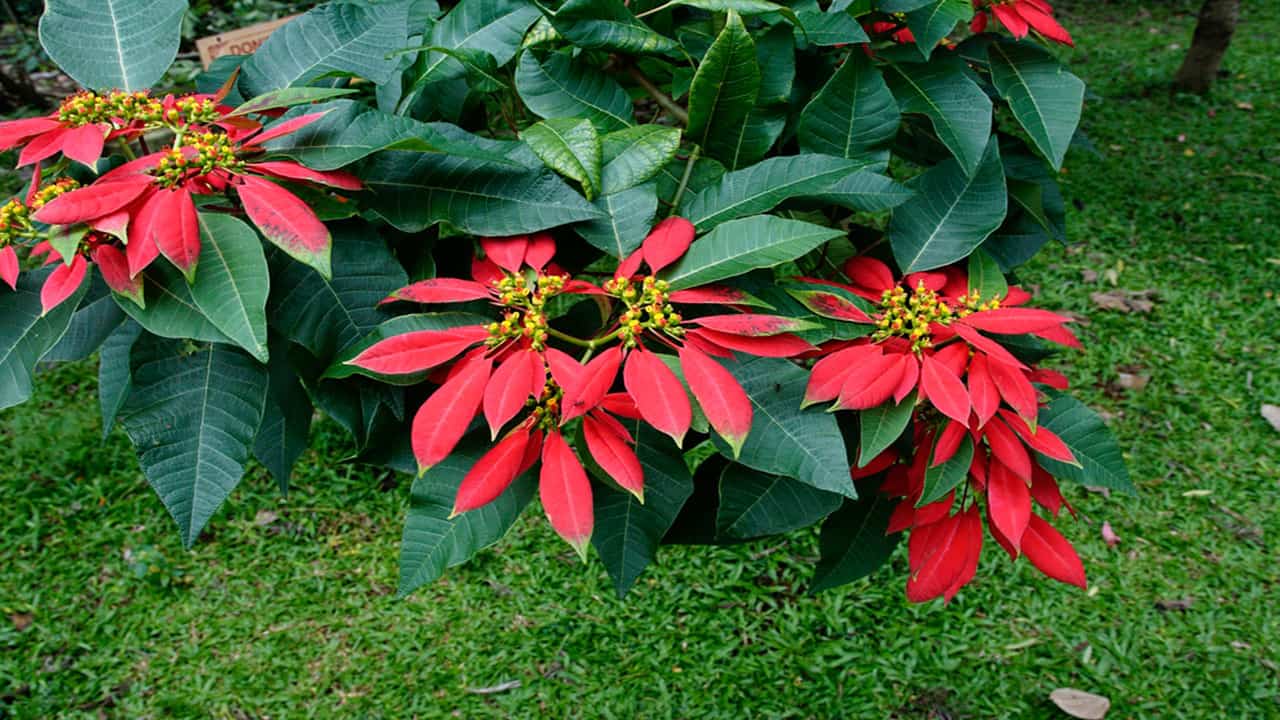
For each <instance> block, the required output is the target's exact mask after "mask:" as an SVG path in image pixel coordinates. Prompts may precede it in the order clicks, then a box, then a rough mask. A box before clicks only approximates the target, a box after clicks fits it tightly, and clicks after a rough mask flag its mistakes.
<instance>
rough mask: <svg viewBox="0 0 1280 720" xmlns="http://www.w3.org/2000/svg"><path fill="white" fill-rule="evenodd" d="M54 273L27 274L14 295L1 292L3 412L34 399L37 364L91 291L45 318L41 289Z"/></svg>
mask: <svg viewBox="0 0 1280 720" xmlns="http://www.w3.org/2000/svg"><path fill="white" fill-rule="evenodd" d="M52 272H53V270H52V269H50V268H44V269H41V270H37V271H35V272H31V273H23V274H22V275H21V276H19V278H18V287H17V289H16V290H14V291H13V292H9V291H8V289H7V288H6V289H5V290H2V291H0V318H4V322H0V410H3V409H5V408H11V407H13V406H15V405H19V404H21V403H24V402H26V401H27V400H28V399H29V398H30V397H31V390H32V387H33V381H34V377H35V369H36V363H37V362H39V361H40V358H42V357H44V355H45V353H47V352H49V350H50V349H52V348H53V347H54V346H55V345H57V344H58V341H59V340H60V339H62V336H63V334H64V333H66V332H67V328H68V327H69V326H70V325H71V317H72V316H73V315H75V312H76V307H77V306H78V305H79V304H80V300H81V298H83V297H84V294H85V293H86V292H87V291H88V289H89V283H88V282H87V281H86V282H82V283H81V284H80V289H78V290H76V292H75V293H74V294H72V296H71V297H69V298H67V299H66V300H65V301H64V302H63V303H62V304H61V305H59V306H58V307H56V308H54V309H53V310H51V311H50V312H49V314H48V315H42V314H41V305H40V288H41V287H43V286H44V282H45V280H46V279H47V278H48V277H49V275H50V273H52Z"/></svg>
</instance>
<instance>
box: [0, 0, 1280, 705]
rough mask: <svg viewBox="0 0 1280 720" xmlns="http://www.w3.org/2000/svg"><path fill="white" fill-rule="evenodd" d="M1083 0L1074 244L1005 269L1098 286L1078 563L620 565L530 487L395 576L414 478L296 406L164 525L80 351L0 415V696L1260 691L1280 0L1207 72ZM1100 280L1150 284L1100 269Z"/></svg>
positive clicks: (806, 545)
mask: <svg viewBox="0 0 1280 720" xmlns="http://www.w3.org/2000/svg"><path fill="white" fill-rule="evenodd" d="M1075 5H1076V6H1077V7H1079V8H1081V9H1080V10H1074V11H1073V10H1072V9H1070V8H1068V9H1066V11H1065V12H1066V15H1067V21H1068V23H1067V24H1068V26H1069V27H1071V28H1072V29H1073V31H1074V32H1075V34H1076V38H1077V40H1078V42H1079V45H1080V47H1081V50H1079V51H1077V52H1076V53H1075V55H1074V62H1075V70H1076V72H1078V73H1079V74H1081V75H1082V76H1083V77H1085V78H1086V80H1088V81H1089V82H1090V85H1091V88H1092V90H1093V92H1095V93H1096V94H1097V96H1098V97H1097V99H1096V101H1095V102H1092V103H1090V105H1089V108H1088V110H1087V112H1086V119H1085V123H1086V129H1087V131H1088V132H1089V134H1090V135H1091V137H1092V140H1093V142H1094V144H1095V145H1096V146H1097V149H1098V151H1099V153H1100V154H1099V155H1097V156H1090V155H1087V154H1084V153H1078V154H1075V155H1073V156H1072V157H1071V158H1069V161H1068V170H1067V174H1066V175H1065V176H1064V180H1065V190H1066V192H1067V194H1068V196H1069V198H1070V199H1071V200H1072V202H1073V203H1074V205H1075V208H1074V210H1072V212H1071V218H1070V225H1071V235H1072V238H1073V241H1074V244H1073V245H1072V246H1070V247H1068V248H1065V249H1064V248H1049V249H1047V250H1046V251H1045V252H1044V253H1043V254H1042V255H1041V257H1040V258H1039V259H1038V260H1037V261H1036V262H1035V263H1034V264H1033V265H1032V266H1031V267H1029V268H1027V269H1026V271H1025V273H1024V278H1025V279H1024V282H1025V283H1027V284H1031V285H1037V286H1039V289H1040V300H1039V302H1040V303H1041V304H1042V305H1043V306H1045V307H1050V308H1064V309H1067V310H1070V311H1072V312H1074V313H1076V314H1078V315H1080V316H1081V317H1087V318H1088V322H1087V324H1086V325H1084V326H1083V328H1082V335H1083V339H1084V341H1085V343H1086V346H1087V348H1088V349H1087V351H1086V352H1084V353H1072V354H1068V355H1067V356H1065V358H1064V359H1063V364H1062V366H1061V367H1062V369H1064V370H1065V371H1066V372H1067V373H1068V374H1069V375H1070V376H1071V377H1072V378H1073V380H1074V381H1075V384H1076V386H1077V388H1078V391H1079V393H1080V394H1081V395H1082V397H1083V398H1085V399H1086V400H1087V401H1089V402H1090V403H1091V404H1093V405H1094V406H1095V407H1098V408H1100V409H1102V410H1104V411H1106V412H1107V413H1108V414H1109V415H1110V416H1111V417H1112V418H1113V421H1112V423H1113V427H1114V428H1115V430H1116V432H1117V433H1118V435H1119V437H1120V441H1121V443H1122V445H1123V446H1124V447H1125V448H1126V449H1127V453H1126V454H1127V456H1128V458H1129V461H1130V463H1131V470H1132V472H1133V476H1134V480H1135V482H1136V483H1137V484H1138V486H1139V487H1140V489H1141V495H1140V496H1139V497H1138V498H1136V499H1126V498H1111V499H1108V498H1105V497H1103V496H1102V495H1098V494H1092V493H1088V492H1086V491H1084V490H1083V489H1081V488H1078V487H1070V488H1064V489H1065V490H1066V491H1067V492H1068V493H1069V494H1068V498H1069V500H1070V501H1071V502H1072V503H1074V504H1075V505H1076V506H1077V507H1078V508H1079V509H1080V510H1081V515H1082V517H1081V521H1080V522H1077V523H1074V524H1072V523H1065V524H1064V525H1062V527H1063V528H1064V532H1065V533H1066V534H1067V535H1068V536H1069V537H1070V538H1071V539H1072V540H1073V541H1074V542H1075V543H1076V547H1077V548H1078V549H1079V550H1080V552H1081V555H1082V556H1083V557H1084V560H1085V563H1086V566H1087V568H1088V571H1089V580H1090V589H1089V591H1088V592H1081V591H1078V590H1075V589H1073V588H1069V587H1066V586H1063V585H1059V584H1055V583H1051V582H1050V581H1047V580H1045V579H1044V578H1043V577H1042V576H1040V575H1039V574H1038V573H1036V572H1035V571H1034V570H1033V569H1032V568H1030V567H1029V566H1028V565H1027V564H1026V563H1025V562H1020V563H1017V564H1011V563H1009V562H1008V561H1007V559H1005V558H1004V557H1003V555H1002V554H1001V553H999V552H998V551H996V550H995V549H994V545H992V544H990V543H989V544H988V548H987V550H988V552H987V553H986V555H985V557H984V561H983V564H982V567H981V569H980V570H979V576H978V579H977V581H976V582H975V583H974V584H972V585H971V586H969V587H968V588H966V589H965V591H963V592H962V593H961V594H960V595H959V596H958V597H957V598H956V600H955V601H954V602H953V603H951V605H949V606H946V607H944V606H943V605H941V604H940V603H932V604H928V605H923V606H913V605H909V604H908V603H907V602H906V600H905V598H904V596H903V585H904V583H905V578H906V567H905V565H906V563H905V557H904V556H902V555H901V554H900V556H899V557H896V558H895V559H894V561H893V562H892V563H891V565H890V567H888V568H886V569H885V570H882V571H881V572H880V573H879V574H877V575H876V576H875V577H873V578H871V579H870V580H869V581H861V582H858V583H856V584H854V585H851V586H848V587H845V588H841V589H839V590H836V591H832V592H829V593H826V594H823V595H820V596H817V597H810V596H808V595H806V594H805V587H806V585H807V582H808V579H809V576H810V574H811V572H812V568H811V564H812V560H813V559H814V558H813V556H814V555H816V551H817V550H816V548H817V542H816V534H815V533H812V532H807V533H802V534H799V535H797V536H795V537H793V538H791V539H790V540H789V542H787V543H785V544H781V545H780V544H779V543H778V541H773V542H762V543H755V544H748V545H743V546H738V547H733V548H684V547H676V548H670V549H668V550H666V551H665V552H664V553H663V554H662V556H661V557H660V560H659V565H657V566H655V567H653V568H651V569H650V571H649V572H648V574H647V575H646V576H645V578H644V579H642V580H641V583H640V585H639V586H638V587H637V588H636V590H635V591H634V592H633V593H632V594H631V595H630V596H629V597H628V598H627V599H626V600H625V601H620V600H618V599H616V598H615V597H614V595H613V592H612V590H611V585H610V583H609V582H608V580H607V578H606V576H605V573H604V570H603V568H602V567H600V566H599V565H598V564H593V565H590V566H585V567H584V566H583V565H582V564H580V563H579V562H577V561H576V560H575V559H574V557H573V553H572V551H571V550H570V549H569V548H568V547H567V546H566V545H564V544H563V543H561V542H560V541H558V540H557V539H556V538H555V537H554V536H553V535H552V533H551V531H550V530H549V529H548V527H547V526H546V523H545V520H544V519H543V518H542V517H541V515H540V513H538V512H527V513H526V514H525V517H524V519H523V520H522V521H521V522H520V523H519V525H518V526H517V528H516V530H515V531H514V532H513V533H512V535H511V537H509V538H508V539H507V540H506V541H504V542H503V543H502V544H500V545H499V546H498V548H497V549H496V550H495V551H492V552H488V553H485V554H484V555H482V556H481V557H480V558H478V559H477V560H476V561H475V562H472V563H471V564H469V565H466V566H464V567H461V568H456V569H454V570H453V571H451V572H450V573H449V574H448V575H447V576H446V578H445V579H443V580H441V581H440V582H437V583H435V584H433V585H431V586H428V587H426V588H424V589H422V590H421V591H419V592H418V593H417V594H415V595H413V596H411V597H410V598H408V599H407V600H397V599H396V598H395V596H394V593H393V587H394V584H395V581H396V556H397V552H398V543H399V537H400V524H401V519H402V514H403V511H404V507H405V505H406V503H407V500H408V482H407V479H405V478H396V477H392V476H387V475H382V474H379V473H374V472H370V471H369V470H367V469H365V468H361V467H358V466H353V465H348V464H341V463H340V462H338V460H337V458H340V457H343V456H344V454H345V452H346V450H347V448H346V446H345V444H344V440H343V438H342V437H341V436H340V434H339V433H338V432H336V431H335V430H334V428H333V426H332V425H328V424H326V425H322V426H321V427H320V428H319V429H318V430H317V433H318V440H319V442H318V446H317V448H316V449H315V450H314V451H313V452H312V453H310V454H308V455H307V456H305V457H304V459H303V462H302V463H301V465H300V468H299V473H298V476H297V477H296V478H295V482H296V489H295V490H294V491H293V493H292V494H291V495H290V497H289V498H288V499H280V498H278V497H277V496H276V494H275V491H274V484H273V482H272V481H271V480H270V479H269V478H268V477H267V476H266V474H265V472H264V471H262V470H261V469H260V468H255V469H254V470H253V471H252V472H251V474H250V476H249V477H248V478H247V479H246V480H245V482H244V483H243V485H242V486H241V488H240V489H239V490H237V491H236V493H235V494H234V495H233V496H232V498H231V500H230V501H229V503H228V507H227V508H225V509H224V510H223V511H222V512H221V513H220V514H219V515H218V516H217V517H216V518H215V519H214V521H213V522H212V524H211V526H210V527H211V531H210V532H209V534H208V536H207V537H206V538H205V539H204V541H202V542H201V543H200V544H199V545H197V546H196V548H195V549H194V550H193V551H191V552H186V551H183V550H182V548H181V545H180V544H179V540H178V535H177V533H176V532H175V531H174V526H173V524H172V521H171V520H170V519H169V518H168V516H167V515H166V514H165V512H164V510H163V508H162V507H161V505H160V503H159V501H158V500H157V499H156V498H155V496H154V495H153V494H152V492H151V490H150V489H149V488H148V487H147V485H146V482H145V481H144V480H143V479H142V477H141V475H140V474H139V472H138V471H137V469H136V468H137V465H136V462H135V460H134V457H133V453H132V449H131V447H130V446H129V443H128V441H127V439H125V437H124V436H123V434H122V433H120V432H115V433H113V434H112V435H111V436H110V437H108V438H107V439H106V441H105V442H104V441H102V440H101V439H100V436H101V429H100V421H99V419H98V414H97V404H96V399H95V393H94V388H93V384H94V380H93V367H92V366H90V365H87V364H82V365H71V366H65V367H60V368H57V369H54V370H52V371H50V372H47V373H46V374H45V375H44V376H43V378H42V382H41V389H40V391H39V393H38V395H37V397H36V398H35V399H34V400H33V401H32V402H31V403H29V404H27V405H25V406H23V407H21V408H18V409H15V410H9V411H6V412H5V413H3V414H2V415H0V437H2V438H3V441H2V442H0V468H2V469H0V493H3V495H2V497H3V498H4V509H3V512H0V536H2V537H3V540H2V541H0V549H2V553H3V554H2V555H0V558H2V559H3V566H4V572H3V574H0V650H2V652H0V717H5V716H12V717H16V718H44V717H53V716H66V717H78V716H83V717H98V716H107V717H130V718H134V717H156V718H161V717H197V716H199V717H206V716H213V717H234V718H244V717H272V718H285V717H290V718H292V717H307V716H319V717H328V716H337V715H347V716H355V717H388V718H391V717H396V718H399V717H414V716H416V717H422V718H434V717H449V716H456V717H464V718H491V717H493V718H496V717H549V718H698V719H701V718H735V719H736V718H744V717H762V718H808V717H813V718H835V717H840V718H862V717H870V718H881V717H895V718H930V717H938V718H942V717H973V718H988V717H1014V718H1035V717H1046V718H1050V717H1060V715H1058V714H1057V711H1056V710H1055V709H1054V708H1053V707H1052V706H1051V705H1050V704H1049V702H1048V700H1047V697H1048V694H1049V692H1050V691H1051V690H1053V689H1054V688H1057V687H1062V686H1071V687H1077V688H1081V689H1085V690H1090V691H1093V692H1097V693H1101V694H1104V695H1107V696H1108V697H1110V698H1111V699H1112V701H1113V704H1114V709H1113V712H1112V714H1111V717H1113V718H1130V717H1134V718H1137V717H1148V718H1169V717H1180V718H1224V717H1230V718H1237V717H1239V718H1245V717H1248V718H1261V717H1280V650H1278V649H1277V648H1280V615H1278V613H1277V608H1278V607H1280V553H1277V550H1276V542H1277V541H1276V538H1278V537H1280V513H1277V512H1276V505H1277V502H1276V501H1277V498H1280V433H1278V432H1277V431H1276V430H1273V429H1272V428H1271V427H1270V426H1269V425H1267V423H1266V422H1265V421H1264V420H1263V419H1262V418H1261V417H1260V415H1259V406H1260V405H1261V404H1262V403H1264V402H1267V403H1272V404H1280V362H1278V361H1277V359H1276V358H1277V356H1278V355H1280V296H1277V292H1280V280H1278V278H1280V229H1278V228H1280V103H1278V102H1277V92H1278V91H1280V58H1277V54H1276V40H1275V38H1276V37H1277V36H1278V35H1280V4H1277V3H1274V2H1266V1H1259V2H1246V3H1244V6H1245V7H1244V17H1243V22H1242V24H1241V29H1240V31H1239V33H1238V34H1237V36H1236V39H1235V44H1234V45H1233V47H1232V50H1231V52H1230V54H1229V55H1228V58H1227V62H1226V65H1225V67H1226V69H1227V70H1229V71H1230V76H1229V77H1224V78H1223V79H1222V80H1221V81H1220V83H1219V85H1218V87H1217V89H1216V90H1215V91H1214V94H1213V95H1212V97H1210V98H1207V99H1199V98H1189V97H1178V98H1173V99H1171V98H1170V96H1169V95H1168V93H1167V91H1166V90H1165V89H1164V87H1163V85H1162V84H1163V83H1165V82H1166V81H1167V79H1168V78H1170V77H1171V76H1172V74H1173V71H1174V70H1175V69H1176V67H1177V65H1178V63H1179V62H1180V61H1181V58H1182V54H1183V52H1184V51H1185V47H1186V44H1187V42H1188V40H1189V37H1190V34H1191V28H1192V24H1193V20H1194V18H1193V15H1190V14H1186V13H1185V12H1183V13H1178V14H1175V9H1180V10H1185V9H1186V5H1187V3H1182V2H1173V3H1160V2H1149V3H1145V5H1147V6H1148V9H1147V10H1142V9H1141V8H1140V6H1139V5H1138V4H1136V3H1132V2H1119V3H1114V4H1095V3H1093V2H1088V3H1086V2H1077V3H1075ZM1086 7H1088V8H1091V9H1088V10H1087V12H1086V11H1085V10H1084V8H1086ZM1116 291H1133V292H1140V291H1153V292H1154V296H1153V300H1154V308H1153V309H1152V310H1151V311H1150V313H1149V314H1143V313H1140V312H1139V313H1129V314H1126V313H1122V312H1118V311H1115V310H1105V309H1102V308H1100V307H1098V306H1097V304H1096V303H1095V301H1093V300H1091V297H1090V296H1091V294H1094V293H1105V292H1116ZM1122 373H1124V375H1123V376H1122ZM1134 378H1138V380H1137V381H1136V382H1135V381H1134ZM1141 379H1148V380H1149V383H1148V384H1146V386H1145V387H1141V388H1139V387H1138V386H1140V385H1141ZM1103 521H1108V522H1110V524H1111V526H1112V527H1113V528H1114V529H1115V532H1116V533H1117V534H1118V535H1119V536H1120V538H1121V542H1120V544H1119V545H1118V546H1116V547H1108V546H1107V544H1106V543H1104V542H1103V540H1102V538H1101V536H1100V532H1099V528H1100V526H1101V523H1102V522H1103ZM900 553H901V551H900ZM517 683H518V684H517ZM495 686H499V687H505V688H506V689H503V690H501V691H498V692H487V693H478V692H476V690H480V689H488V690H492V689H494V688H495Z"/></svg>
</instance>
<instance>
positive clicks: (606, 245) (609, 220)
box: [573, 183, 658, 259]
mask: <svg viewBox="0 0 1280 720" xmlns="http://www.w3.org/2000/svg"><path fill="white" fill-rule="evenodd" d="M595 206H596V209H598V210H600V212H602V213H604V216H603V217H601V218H599V219H596V220H588V221H587V222H581V223H578V224H577V225H574V226H573V229H574V230H575V231H577V233H578V234H579V235H581V236H582V239H583V240H586V241H587V242H589V243H591V245H593V246H594V247H597V248H599V249H600V250H603V251H604V252H607V253H609V254H610V255H612V256H614V257H616V258H618V259H622V258H625V257H626V256H627V255H630V254H631V253H632V252H633V251H634V250H635V249H636V248H638V247H640V244H641V243H643V242H644V239H645V236H647V235H648V234H649V230H650V229H651V228H652V227H653V221H654V217H655V216H656V215H657V212H658V194H657V192H656V190H655V188H654V184H653V183H646V184H644V185H640V186H638V187H633V188H630V189H627V190H623V191H622V192H618V193H613V194H612V195H605V196H603V197H600V198H597V199H596V202H595Z"/></svg>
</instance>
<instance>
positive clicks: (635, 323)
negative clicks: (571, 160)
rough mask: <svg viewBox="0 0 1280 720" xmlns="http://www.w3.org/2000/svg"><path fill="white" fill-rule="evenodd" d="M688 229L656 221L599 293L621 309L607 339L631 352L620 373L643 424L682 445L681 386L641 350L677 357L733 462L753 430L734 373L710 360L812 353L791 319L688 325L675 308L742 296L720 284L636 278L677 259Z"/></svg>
mask: <svg viewBox="0 0 1280 720" xmlns="http://www.w3.org/2000/svg"><path fill="white" fill-rule="evenodd" d="M694 234H695V233H694V226H693V224H692V223H690V222H689V221H688V220H686V219H684V218H681V217H671V218H667V219H666V220H663V221H662V222H660V223H658V225H656V226H655V227H654V228H653V230H652V231H651V232H650V233H649V235H648V237H646V238H645V240H644V242H643V243H642V244H641V246H640V247H639V248H638V249H637V250H636V251H635V252H634V253H632V254H631V255H630V256H629V257H628V258H626V259H625V260H624V261H623V262H622V263H621V265H620V266H619V268H618V272H617V275H616V276H615V277H614V278H613V280H610V281H608V282H606V283H605V284H604V291H605V292H606V293H607V294H609V295H610V296H612V297H614V298H615V299H616V300H617V301H618V302H619V304H620V305H621V306H622V307H623V308H625V309H624V310H623V312H622V314H621V316H620V317H619V320H618V326H617V327H616V328H615V329H614V330H613V333H614V334H616V335H617V337H618V338H619V339H620V340H621V341H622V343H623V347H624V348H626V349H628V350H630V351H631V352H630V353H629V354H628V356H627V359H626V364H625V367H624V373H623V374H624V380H625V383H626V387H627V391H628V392H629V393H630V395H631V397H632V399H633V400H634V401H635V404H636V407H637V408H638V410H639V413H640V415H641V417H643V418H644V420H645V422H647V423H649V424H650V425H652V426H653V427H655V428H657V429H659V430H661V431H662V432H664V433H666V434H667V435H670V436H671V438H672V439H674V440H675V441H676V443H677V444H679V443H682V442H683V439H684V435H685V433H686V432H687V431H688V430H689V423H690V421H691V417H692V410H691V408H690V406H689V400H688V397H687V395H686V393H685V388H684V385H683V384H682V383H681V382H680V379H679V378H678V377H677V376H676V374H675V373H674V372H673V371H672V370H671V368H670V367H669V366H668V365H667V363H666V362H665V361H663V360H662V359H661V357H660V356H658V355H656V354H654V353H651V352H648V351H645V350H644V344H643V343H644V342H645V341H652V342H654V343H656V344H658V345H665V346H667V347H670V348H674V349H676V351H677V358H678V361H679V365H680V369H681V371H682V372H683V374H684V379H685V382H686V383H687V384H688V387H689V390H690V391H691V392H692V393H693V396H694V398H695V399H697V401H698V404H699V406H701V408H702V411H703V413H704V414H705V415H706V417H707V421H708V422H709V423H710V424H711V427H712V429H714V430H715V431H716V434H718V435H720V436H721V437H722V438H724V440H725V442H727V443H728V444H729V446H730V447H731V448H732V449H733V451H734V454H735V456H736V455H737V453H739V452H740V451H741V449H742V445H743V443H744V442H745V441H746V436H747V433H748V432H749V431H750V428H751V416H752V407H751V401H750V400H749V399H748V398H747V395H746V392H745V391H743V390H742V387H741V386H740V385H739V384H738V382H737V380H736V379H734V377H733V375H732V374H730V373H729V371H728V370H726V369H725V368H724V366H723V365H720V363H718V362H716V360H714V359H713V357H720V358H730V357H732V356H733V352H735V351H737V352H743V353H747V354H751V355H759V356H766V357H794V356H796V355H801V354H804V353H806V352H810V351H812V350H814V348H813V346H812V345H810V344H809V343H808V342H806V341H804V340H802V339H801V338H799V337H798V336H796V335H794V334H793V332H794V331H796V330H800V329H803V327H804V326H803V325H802V324H801V323H798V322H797V321H795V320H792V319H789V318H782V317H776V316H772V315H761V314H751V313H729V314H720V315H704V316H701V317H696V318H691V319H686V318H685V316H684V314H683V313H682V312H678V311H677V310H676V307H675V306H676V305H691V306H698V305H705V304H716V305H720V304H732V303H734V302H738V301H741V300H742V299H744V298H745V295H744V294H743V293H741V291H738V290H735V289H733V288H726V287H722V286H714V285H712V286H705V287H700V288H689V289H682V290H674V291H673V290H671V288H670V285H669V284H668V283H667V282H666V281H665V280H661V279H659V278H657V277H656V276H655V275H652V274H650V275H647V276H638V273H639V271H640V269H641V267H643V266H648V268H649V270H650V272H651V273H657V272H659V271H661V270H662V269H664V268H666V267H667V266H669V265H671V264H672V263H674V262H676V261H677V260H679V259H680V258H681V257H682V256H683V255H684V253H685V252H686V251H687V250H688V249H689V246H690V245H691V244H692V243H693V238H694Z"/></svg>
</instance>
